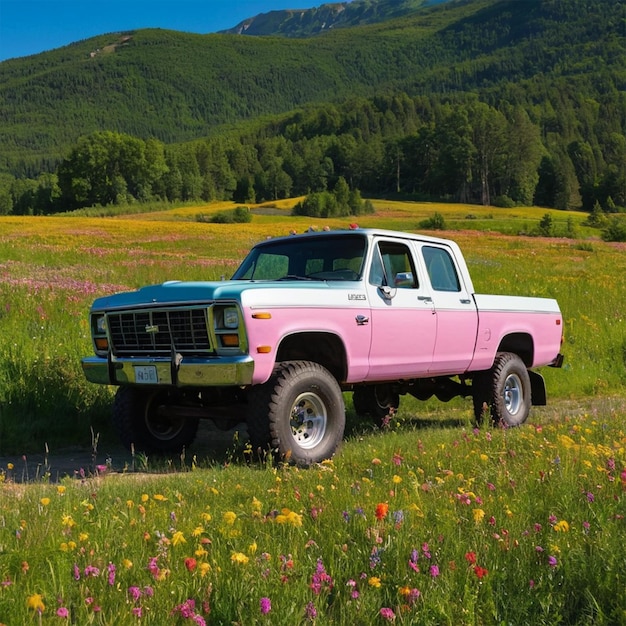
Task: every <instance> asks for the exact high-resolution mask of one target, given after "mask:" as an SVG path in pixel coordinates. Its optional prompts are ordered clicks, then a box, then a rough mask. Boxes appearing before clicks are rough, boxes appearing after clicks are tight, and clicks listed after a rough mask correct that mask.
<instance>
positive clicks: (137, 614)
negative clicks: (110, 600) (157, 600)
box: [131, 606, 143, 618]
mask: <svg viewBox="0 0 626 626" xmlns="http://www.w3.org/2000/svg"><path fill="white" fill-rule="evenodd" d="M131 613H132V614H133V615H134V616H135V617H139V618H141V617H142V616H143V609H142V607H140V606H134V607H133V608H132V609H131Z"/></svg>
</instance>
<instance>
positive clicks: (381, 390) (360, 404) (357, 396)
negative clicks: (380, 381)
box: [352, 385, 400, 426]
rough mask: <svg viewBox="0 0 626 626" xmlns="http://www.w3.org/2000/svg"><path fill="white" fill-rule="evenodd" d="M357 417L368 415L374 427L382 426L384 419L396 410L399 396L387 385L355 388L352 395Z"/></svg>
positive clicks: (398, 404)
mask: <svg viewBox="0 0 626 626" xmlns="http://www.w3.org/2000/svg"><path fill="white" fill-rule="evenodd" d="M352 402H353V404H354V410H355V411H356V413H357V415H369V416H370V417H371V418H372V419H373V420H374V423H375V424H376V426H383V424H384V423H385V419H386V418H388V417H389V416H390V415H392V414H393V413H394V412H395V411H397V410H398V407H399V406H400V395H399V394H398V393H395V392H394V391H392V390H391V388H390V387H389V385H368V386H365V387H357V388H356V389H355V390H354V393H353V394H352Z"/></svg>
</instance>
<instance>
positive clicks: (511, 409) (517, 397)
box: [504, 374, 522, 415]
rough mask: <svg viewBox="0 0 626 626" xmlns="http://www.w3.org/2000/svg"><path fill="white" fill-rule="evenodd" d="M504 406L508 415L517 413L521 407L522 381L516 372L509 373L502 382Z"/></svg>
mask: <svg viewBox="0 0 626 626" xmlns="http://www.w3.org/2000/svg"><path fill="white" fill-rule="evenodd" d="M504 406H505V408H506V410H507V412H508V413H509V415H517V414H518V413H519V410H520V409H521V407H522V381H521V380H520V378H519V376H517V375H516V374H510V375H509V376H507V378H506V380H505V382H504Z"/></svg>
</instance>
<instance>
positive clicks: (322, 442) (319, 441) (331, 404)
mask: <svg viewBox="0 0 626 626" xmlns="http://www.w3.org/2000/svg"><path fill="white" fill-rule="evenodd" d="M249 404H250V405H251V406H250V412H249V416H248V433H249V434H250V441H251V444H252V447H253V450H254V451H257V450H259V451H263V450H271V451H272V452H273V453H274V454H275V456H276V457H277V459H279V460H281V461H286V462H288V463H291V464H294V465H300V466H308V465H310V464H312V463H319V462H321V461H324V460H326V459H330V458H331V457H332V456H333V455H334V454H335V452H336V450H337V448H338V447H339V445H340V443H341V441H342V440H343V435H344V430H345V424H346V414H345V406H344V402H343V395H342V393H341V388H340V387H339V384H338V383H337V381H336V380H335V378H334V377H333V375H332V374H331V373H330V372H329V371H328V370H327V369H326V368H325V367H323V366H322V365H320V364H318V363H313V362H310V361H285V362H283V363H280V364H279V365H277V366H276V368H275V369H274V372H273V373H272V376H271V378H270V379H269V380H268V382H266V383H265V384H264V385H260V386H259V387H258V388H257V389H254V388H253V390H251V393H250V397H249Z"/></svg>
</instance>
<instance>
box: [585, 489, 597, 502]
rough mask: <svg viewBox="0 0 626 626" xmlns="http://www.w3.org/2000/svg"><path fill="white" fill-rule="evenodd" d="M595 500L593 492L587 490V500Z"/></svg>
mask: <svg viewBox="0 0 626 626" xmlns="http://www.w3.org/2000/svg"><path fill="white" fill-rule="evenodd" d="M594 500H595V497H594V495H593V494H592V493H591V491H588V492H587V502H593V501H594Z"/></svg>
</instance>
